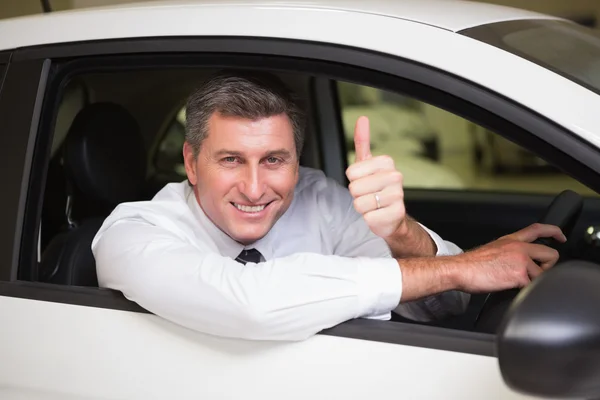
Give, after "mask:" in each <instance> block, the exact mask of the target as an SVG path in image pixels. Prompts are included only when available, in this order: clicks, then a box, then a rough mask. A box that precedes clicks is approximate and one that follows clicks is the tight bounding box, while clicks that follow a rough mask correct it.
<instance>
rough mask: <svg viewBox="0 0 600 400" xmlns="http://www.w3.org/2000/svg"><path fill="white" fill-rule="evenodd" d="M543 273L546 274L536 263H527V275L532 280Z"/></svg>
mask: <svg viewBox="0 0 600 400" xmlns="http://www.w3.org/2000/svg"><path fill="white" fill-rule="evenodd" d="M543 272H544V270H543V269H542V268H541V267H540V266H538V265H537V264H536V263H534V262H533V261H532V262H529V263H527V275H529V279H530V280H533V279H535V278H537V277H538V276H540V275H541V274H542V273H543Z"/></svg>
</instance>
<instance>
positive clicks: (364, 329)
mask: <svg viewBox="0 0 600 400" xmlns="http://www.w3.org/2000/svg"><path fill="white" fill-rule="evenodd" d="M320 334H322V335H329V336H338V337H346V338H352V339H364V340H370V341H375V342H383V343H392V344H400V345H405V346H415V347H425V348H429V349H435V350H444V351H455V352H456V351H458V352H460V353H468V354H476V355H480V356H487V357H496V342H495V336H494V335H489V334H483V333H474V332H465V331H460V330H454V329H446V328H438V327H432V326H424V325H417V324H411V323H403V322H390V321H379V320H370V319H354V320H351V321H348V322H344V323H343V324H340V325H337V326H335V327H333V328H330V329H326V330H324V331H322V332H320Z"/></svg>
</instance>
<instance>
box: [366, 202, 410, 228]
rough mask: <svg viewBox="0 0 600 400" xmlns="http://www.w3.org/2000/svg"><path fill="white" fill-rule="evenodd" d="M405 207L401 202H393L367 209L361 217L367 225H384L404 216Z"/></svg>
mask: <svg viewBox="0 0 600 400" xmlns="http://www.w3.org/2000/svg"><path fill="white" fill-rule="evenodd" d="M404 215H405V209H404V204H403V203H394V204H392V205H390V206H388V207H385V208H380V209H378V210H377V209H376V210H373V211H369V212H368V213H366V214H364V215H363V217H364V219H365V221H366V222H367V225H369V227H374V226H386V225H390V223H394V222H397V221H398V220H401V219H403V218H404Z"/></svg>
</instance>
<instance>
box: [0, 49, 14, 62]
mask: <svg viewBox="0 0 600 400" xmlns="http://www.w3.org/2000/svg"><path fill="white" fill-rule="evenodd" d="M11 56H12V51H2V52H0V64H8V63H9V62H10V58H11Z"/></svg>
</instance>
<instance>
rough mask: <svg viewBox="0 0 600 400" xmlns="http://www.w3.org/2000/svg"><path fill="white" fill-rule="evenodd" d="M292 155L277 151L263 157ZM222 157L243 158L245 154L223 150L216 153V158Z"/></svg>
mask: <svg viewBox="0 0 600 400" xmlns="http://www.w3.org/2000/svg"><path fill="white" fill-rule="evenodd" d="M291 154H292V153H290V151H289V150H286V149H277V150H271V151H268V152H267V153H265V154H264V155H263V157H273V156H279V157H290V156H291ZM222 156H235V157H243V154H242V153H241V152H239V151H236V150H227V149H222V150H219V151H217V152H216V153H214V157H222Z"/></svg>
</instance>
